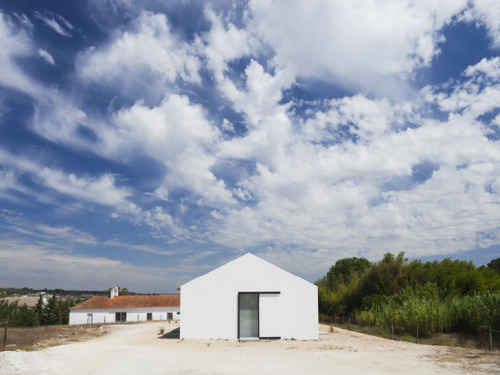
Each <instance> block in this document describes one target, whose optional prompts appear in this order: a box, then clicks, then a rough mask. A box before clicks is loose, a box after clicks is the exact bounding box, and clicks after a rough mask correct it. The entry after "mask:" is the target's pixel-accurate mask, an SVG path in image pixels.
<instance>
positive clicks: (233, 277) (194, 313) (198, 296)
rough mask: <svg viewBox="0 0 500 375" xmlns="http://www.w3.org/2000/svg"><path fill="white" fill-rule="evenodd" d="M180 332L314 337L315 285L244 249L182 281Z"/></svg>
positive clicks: (233, 336) (206, 335)
mask: <svg viewBox="0 0 500 375" xmlns="http://www.w3.org/2000/svg"><path fill="white" fill-rule="evenodd" d="M181 309H182V320H181V332H180V337H181V338H186V339H188V338H211V339H249V338H252V339H257V338H260V339H265V338H273V339H297V340H317V339H318V287H317V286H316V285H314V284H312V283H310V282H308V281H306V280H304V279H301V278H300V277H297V276H294V275H292V274H291V273H288V272H286V271H284V270H282V269H281V268H279V267H276V266H274V265H272V264H271V263H268V262H266V261H265V260H263V259H261V258H258V257H256V256H255V255H253V254H250V253H248V254H246V255H244V256H242V257H240V258H238V259H236V260H234V261H232V262H229V263H227V264H225V265H223V266H221V267H219V268H217V269H215V270H213V271H212V272H209V273H207V274H205V275H203V276H200V277H198V278H196V279H194V280H192V281H190V282H188V283H186V284H184V285H182V286H181Z"/></svg>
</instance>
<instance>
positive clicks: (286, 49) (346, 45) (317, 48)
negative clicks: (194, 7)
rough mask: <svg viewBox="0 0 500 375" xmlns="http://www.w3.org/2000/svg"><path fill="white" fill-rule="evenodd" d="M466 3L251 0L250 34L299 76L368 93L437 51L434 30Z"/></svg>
mask: <svg viewBox="0 0 500 375" xmlns="http://www.w3.org/2000/svg"><path fill="white" fill-rule="evenodd" d="M466 5H467V1H465V0H461V1H454V0H451V1H440V2H435V1H419V2H413V1H397V2H395V1H382V2H373V1H370V0H362V1H355V2H342V1H319V2H313V3H308V2H307V3H306V2H302V1H274V2H267V1H257V0H256V1H251V2H250V5H249V7H250V11H251V20H250V22H249V25H250V27H251V30H252V31H253V32H254V33H255V34H257V35H259V36H260V37H261V38H262V39H263V40H264V41H265V42H267V43H269V45H271V46H272V47H273V50H274V51H275V53H276V57H275V59H276V61H278V62H279V63H280V64H283V65H292V66H293V67H294V68H295V69H297V72H298V74H299V75H303V76H312V77H319V78H323V79H330V80H333V81H336V82H339V83H342V84H345V85H349V86H352V85H354V86H355V87H356V88H358V87H360V88H362V89H370V88H371V89H374V85H375V84H376V83H377V82H378V79H379V78H380V77H381V76H383V77H385V78H384V79H385V80H386V79H387V76H391V75H398V76H408V75H409V74H411V73H412V72H413V70H414V69H416V68H418V67H422V66H428V65H430V64H431V62H432V59H433V58H434V57H435V56H436V54H438V53H439V42H440V41H441V35H440V29H441V28H442V27H443V26H444V25H446V24H448V23H450V22H451V20H452V18H453V17H454V16H455V15H457V14H459V12H461V11H462V10H463V9H464V7H465V6H466Z"/></svg>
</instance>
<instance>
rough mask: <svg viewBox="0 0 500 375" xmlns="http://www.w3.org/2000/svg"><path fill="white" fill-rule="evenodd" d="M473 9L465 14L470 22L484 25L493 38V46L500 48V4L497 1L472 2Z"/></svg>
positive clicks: (481, 0) (482, 0)
mask: <svg viewBox="0 0 500 375" xmlns="http://www.w3.org/2000/svg"><path fill="white" fill-rule="evenodd" d="M472 5H473V7H472V8H471V9H469V10H468V11H467V12H466V14H465V19H466V20H468V21H476V22H477V23H479V24H481V25H484V26H485V27H486V29H487V30H488V34H489V36H490V38H491V46H492V47H493V48H495V49H499V48H500V23H499V22H498V20H499V19H500V4H499V3H498V1H496V0H472Z"/></svg>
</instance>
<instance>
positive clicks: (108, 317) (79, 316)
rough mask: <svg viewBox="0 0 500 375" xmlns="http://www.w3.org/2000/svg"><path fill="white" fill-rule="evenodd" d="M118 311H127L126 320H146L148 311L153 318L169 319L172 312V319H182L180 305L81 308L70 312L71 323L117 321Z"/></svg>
mask: <svg viewBox="0 0 500 375" xmlns="http://www.w3.org/2000/svg"><path fill="white" fill-rule="evenodd" d="M117 312H125V313H127V320H126V322H145V321H147V314H148V313H152V320H167V317H168V313H172V320H179V319H180V309H179V308H178V307H171V308H168V309H166V308H164V307H144V308H121V309H80V310H72V311H71V312H70V315H69V324H70V325H72V324H97V323H115V317H116V313H117ZM88 314H92V316H91V317H89V315H88ZM89 319H90V320H89Z"/></svg>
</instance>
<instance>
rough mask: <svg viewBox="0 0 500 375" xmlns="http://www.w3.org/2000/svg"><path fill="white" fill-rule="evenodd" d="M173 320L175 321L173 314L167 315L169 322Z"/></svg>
mask: <svg viewBox="0 0 500 375" xmlns="http://www.w3.org/2000/svg"><path fill="white" fill-rule="evenodd" d="M172 319H174V316H173V314H172V313H171V312H170V313H167V320H172Z"/></svg>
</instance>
